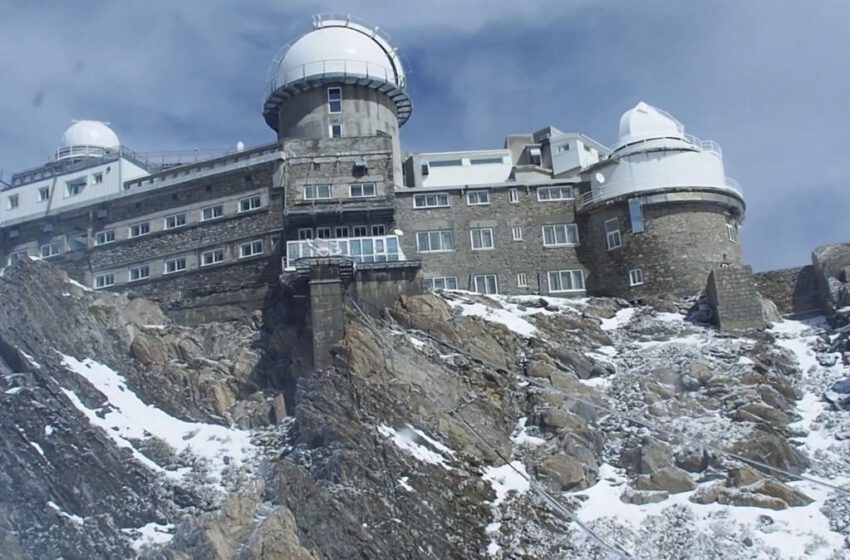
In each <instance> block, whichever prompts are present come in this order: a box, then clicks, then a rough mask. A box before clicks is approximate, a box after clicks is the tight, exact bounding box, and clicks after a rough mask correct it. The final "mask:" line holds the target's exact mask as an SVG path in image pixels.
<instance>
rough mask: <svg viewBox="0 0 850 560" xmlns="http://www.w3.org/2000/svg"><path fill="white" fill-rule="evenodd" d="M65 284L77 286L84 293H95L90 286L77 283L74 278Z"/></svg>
mask: <svg viewBox="0 0 850 560" xmlns="http://www.w3.org/2000/svg"><path fill="white" fill-rule="evenodd" d="M65 283H66V284H70V285H72V286H76V287H78V288H80V289H81V290H83V291H84V292H93V291H94V290H92V289H91V288H89V287H88V286H86V285H84V284H80V283H79V282H77V281H76V280H74V279H73V278H68V279H67V280H65Z"/></svg>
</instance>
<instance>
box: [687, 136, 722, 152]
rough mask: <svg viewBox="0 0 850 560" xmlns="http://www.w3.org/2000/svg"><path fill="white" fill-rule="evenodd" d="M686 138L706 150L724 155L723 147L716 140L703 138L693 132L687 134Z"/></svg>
mask: <svg viewBox="0 0 850 560" xmlns="http://www.w3.org/2000/svg"><path fill="white" fill-rule="evenodd" d="M685 139H686V140H687V141H688V142H690V143H691V144H693V145H694V146H698V147H699V148H700V149H701V150H703V151H704V152H712V153H714V154H717V155H718V156H720V157H723V148H721V147H720V144H718V143H717V142H715V141H714V140H701V139H699V138H697V137H696V136H694V135H693V134H685Z"/></svg>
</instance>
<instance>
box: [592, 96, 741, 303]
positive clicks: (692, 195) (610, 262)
mask: <svg viewBox="0 0 850 560" xmlns="http://www.w3.org/2000/svg"><path fill="white" fill-rule="evenodd" d="M586 179H587V181H588V184H589V188H587V187H586V188H585V192H584V193H583V194H582V195H581V198H580V199H579V201H578V205H579V216H580V223H581V226H582V229H583V230H584V231H583V232H582V248H581V251H582V253H583V259H585V260H586V262H587V263H588V269H589V270H591V271H592V272H591V274H590V277H589V278H588V282H587V283H588V288H589V290H591V291H593V292H596V293H605V294H608V295H619V296H622V297H626V298H630V299H634V298H639V297H642V296H647V295H661V294H673V295H677V296H683V295H690V294H693V293H695V292H697V291H699V290H700V289H703V288H704V287H705V285H706V280H707V278H708V274H709V273H710V272H711V270H712V269H713V268H716V267H720V266H722V265H723V264H740V262H741V249H740V244H739V240H738V228H739V226H740V224H741V222H742V221H743V219H744V210H745V204H744V199H743V196H742V194H741V191H740V187H738V185H737V184H736V183H735V182H734V181H732V180H731V179H729V178H727V177H726V176H725V172H724V169H723V156H722V152H721V150H720V146H718V145H717V144H715V143H714V142H703V141H701V140H699V139H697V138H695V137H693V136H689V135H686V134H685V133H684V127H683V126H682V124H681V123H679V122H678V121H677V120H676V119H674V118H673V117H672V116H670V115H668V114H667V113H665V112H663V111H661V110H659V109H656V108H655V107H652V106H650V105H648V104H646V103H643V102H641V103H639V104H638V105H637V106H636V107H634V108H633V109H630V110H629V111H626V113H624V114H623V116H622V118H621V119H620V135H619V141H618V143H617V145H616V146H615V148H614V151H613V153H612V154H611V157H610V158H608V159H606V160H603V161H601V162H600V163H599V164H597V165H595V166H592V167H591V168H589V170H588V171H587V175H586Z"/></svg>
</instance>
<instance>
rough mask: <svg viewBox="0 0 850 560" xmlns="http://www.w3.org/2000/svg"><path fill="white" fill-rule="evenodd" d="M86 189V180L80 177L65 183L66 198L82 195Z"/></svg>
mask: <svg viewBox="0 0 850 560" xmlns="http://www.w3.org/2000/svg"><path fill="white" fill-rule="evenodd" d="M85 188H86V178H85V177H80V178H79V179H74V180H73V181H68V182H67V183H65V196H77V195H79V194H82V193H83V191H84V190H85Z"/></svg>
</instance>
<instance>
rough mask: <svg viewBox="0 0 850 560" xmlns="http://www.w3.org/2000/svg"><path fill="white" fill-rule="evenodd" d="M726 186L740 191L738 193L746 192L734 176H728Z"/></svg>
mask: <svg viewBox="0 0 850 560" xmlns="http://www.w3.org/2000/svg"><path fill="white" fill-rule="evenodd" d="M726 186H727V187H729V188H730V189H732V190H733V191H738V193H740V194H744V190H743V189H742V188H741V185H739V184H738V181H736V180H735V179H733V178H732V177H726Z"/></svg>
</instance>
